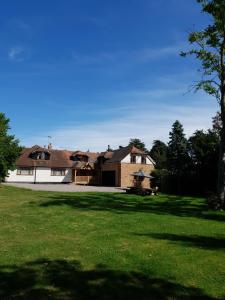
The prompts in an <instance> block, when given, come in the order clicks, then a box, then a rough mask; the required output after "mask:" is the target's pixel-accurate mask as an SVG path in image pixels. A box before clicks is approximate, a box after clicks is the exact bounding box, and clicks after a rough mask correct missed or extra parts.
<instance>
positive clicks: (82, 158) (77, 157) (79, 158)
mask: <svg viewBox="0 0 225 300" xmlns="http://www.w3.org/2000/svg"><path fill="white" fill-rule="evenodd" d="M71 160H73V161H82V162H88V156H87V155H74V156H71Z"/></svg>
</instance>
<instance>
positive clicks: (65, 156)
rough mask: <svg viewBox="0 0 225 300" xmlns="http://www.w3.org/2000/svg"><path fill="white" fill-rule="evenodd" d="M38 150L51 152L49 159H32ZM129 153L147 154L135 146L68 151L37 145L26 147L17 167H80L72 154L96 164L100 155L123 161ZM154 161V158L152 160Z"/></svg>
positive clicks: (112, 160)
mask: <svg viewBox="0 0 225 300" xmlns="http://www.w3.org/2000/svg"><path fill="white" fill-rule="evenodd" d="M36 151H38V152H39V151H41V152H42V151H43V152H47V153H49V154H50V159H49V160H44V159H37V160H36V159H32V158H31V154H32V153H35V152H36ZM129 153H132V154H139V155H141V154H142V155H143V154H145V155H147V153H145V152H144V151H142V150H140V149H138V148H136V147H134V146H127V147H121V148H120V149H117V150H114V151H105V152H101V153H99V152H89V151H87V152H83V151H68V150H55V149H47V148H43V147H40V146H38V145H35V146H33V147H31V148H25V149H24V150H23V151H22V154H21V156H20V157H19V159H18V160H17V162H16V166H17V167H35V166H36V167H46V168H72V167H74V168H80V167H81V165H82V164H79V163H77V162H75V161H73V160H72V159H71V157H72V156H76V155H80V156H82V155H83V156H88V158H89V159H88V163H90V164H91V165H93V166H94V163H95V162H96V161H97V159H98V157H103V158H104V159H105V163H113V162H121V160H123V159H124V158H125V157H126V156H127V155H128V154H129ZM152 161H153V160H152ZM153 163H154V161H153Z"/></svg>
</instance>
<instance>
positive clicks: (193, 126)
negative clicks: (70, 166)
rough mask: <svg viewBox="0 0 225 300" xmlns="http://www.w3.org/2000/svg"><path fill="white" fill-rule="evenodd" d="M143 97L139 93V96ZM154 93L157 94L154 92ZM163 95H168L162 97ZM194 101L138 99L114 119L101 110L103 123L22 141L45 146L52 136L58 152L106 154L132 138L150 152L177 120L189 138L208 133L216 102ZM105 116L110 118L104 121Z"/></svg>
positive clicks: (201, 96)
mask: <svg viewBox="0 0 225 300" xmlns="http://www.w3.org/2000/svg"><path fill="white" fill-rule="evenodd" d="M136 93H137V92H136ZM143 93H144V92H143V91H140V92H139V95H141V94H143ZM145 93H146V91H145ZM149 93H150V92H149ZM152 93H153V94H154V93H155V94H156V92H154V91H152ZM171 93H172V92H171ZM174 93H176V91H175V92H174ZM131 94H132V93H131ZM137 94H138V93H137ZM164 94H166V92H164V93H162V95H164ZM191 98H192V100H193V101H194V100H195V102H194V104H193V102H190V103H188V102H187V96H184V97H183V99H182V98H181V103H178V104H173V105H172V104H166V103H165V102H164V103H163V102H162V101H159V98H158V101H154V102H150V101H147V99H146V98H145V97H144V98H142V99H141V98H140V97H139V96H138V97H137V99H138V101H136V102H135V101H131V102H130V106H128V107H126V106H124V107H123V106H121V110H120V106H118V107H115V108H114V109H115V112H116V111H117V110H118V112H119V113H114V114H113V115H112V114H110V109H109V111H107V110H106V109H103V110H102V111H101V110H100V111H99V112H98V113H99V120H101V114H102V117H104V118H102V119H103V120H102V121H97V122H96V121H92V122H90V123H87V124H85V123H84V122H82V124H81V123H76V124H75V123H74V124H72V125H71V124H70V125H68V126H66V125H63V124H62V126H61V128H60V127H59V128H56V129H55V130H51V131H47V132H44V133H43V134H41V135H38V136H33V137H32V138H31V137H30V138H26V139H22V140H21V142H22V143H23V144H25V145H29V146H31V145H32V144H40V145H44V144H46V138H45V137H46V136H47V135H50V136H52V137H53V144H54V146H55V147H56V148H67V149H81V150H87V149H89V150H92V151H103V150H105V149H106V148H107V145H111V147H113V148H117V147H118V146H119V145H124V146H125V145H127V144H128V142H129V139H130V138H134V137H137V138H140V139H142V140H143V141H144V142H145V143H146V145H147V147H149V148H150V147H151V144H152V141H153V140H155V139H161V140H163V141H165V142H167V141H168V135H169V131H170V129H171V126H172V124H173V122H174V121H175V120H177V119H178V120H179V121H180V122H181V123H182V124H183V125H184V129H185V133H186V135H187V136H190V135H191V134H193V133H194V131H196V130H197V129H203V130H206V129H208V128H210V127H211V118H212V117H213V116H214V115H215V112H216V110H217V107H216V102H214V101H213V100H212V99H211V98H210V97H208V96H207V95H204V94H199V95H198V96H195V95H192V96H191ZM161 99H162V98H161ZM183 103H186V104H183ZM121 105H123V104H121ZM74 113H75V112H74ZM106 114H108V118H105V117H106V116H107V115H106Z"/></svg>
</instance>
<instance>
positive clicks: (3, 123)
mask: <svg viewBox="0 0 225 300" xmlns="http://www.w3.org/2000/svg"><path fill="white" fill-rule="evenodd" d="M9 129H10V127H9V119H7V118H6V117H5V115H4V114H3V113H0V182H1V181H2V180H4V178H5V177H6V175H7V173H8V170H13V169H14V168H15V161H16V159H17V158H18V157H19V155H20V153H21V150H22V148H21V147H20V146H19V141H18V140H17V139H15V137H14V135H10V134H9V133H8V131H9Z"/></svg>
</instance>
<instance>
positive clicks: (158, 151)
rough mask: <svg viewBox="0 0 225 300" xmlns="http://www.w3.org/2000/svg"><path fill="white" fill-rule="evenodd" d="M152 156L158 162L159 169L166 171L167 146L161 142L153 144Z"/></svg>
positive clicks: (156, 141) (157, 141)
mask: <svg viewBox="0 0 225 300" xmlns="http://www.w3.org/2000/svg"><path fill="white" fill-rule="evenodd" d="M150 156H151V157H152V158H153V159H154V161H155V162H156V168H157V169H165V168H166V167H167V145H166V144H165V143H163V142H162V141H160V140H155V141H154V142H153V146H152V149H151V150H150Z"/></svg>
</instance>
